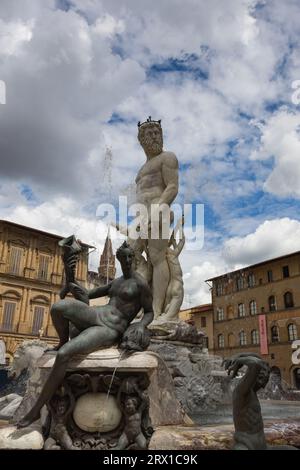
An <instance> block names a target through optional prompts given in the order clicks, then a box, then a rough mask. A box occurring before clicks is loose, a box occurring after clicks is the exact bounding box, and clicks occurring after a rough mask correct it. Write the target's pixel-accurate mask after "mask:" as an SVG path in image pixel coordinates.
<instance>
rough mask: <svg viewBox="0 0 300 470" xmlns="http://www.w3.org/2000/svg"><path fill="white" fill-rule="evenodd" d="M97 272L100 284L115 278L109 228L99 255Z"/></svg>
mask: <svg viewBox="0 0 300 470" xmlns="http://www.w3.org/2000/svg"><path fill="white" fill-rule="evenodd" d="M98 273H99V275H98V277H99V280H100V282H101V284H102V283H103V284H108V283H109V282H110V281H112V280H113V279H115V276H116V256H115V255H114V253H113V249H112V243H111V238H110V229H109V228H108V232H107V236H106V240H105V244H104V249H103V252H102V254H101V256H100V264H99V267H98Z"/></svg>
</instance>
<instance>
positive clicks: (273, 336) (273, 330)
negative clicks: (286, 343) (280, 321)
mask: <svg viewBox="0 0 300 470" xmlns="http://www.w3.org/2000/svg"><path fill="white" fill-rule="evenodd" d="M271 341H272V343H278V342H279V328H278V326H277V325H274V326H272V328H271Z"/></svg>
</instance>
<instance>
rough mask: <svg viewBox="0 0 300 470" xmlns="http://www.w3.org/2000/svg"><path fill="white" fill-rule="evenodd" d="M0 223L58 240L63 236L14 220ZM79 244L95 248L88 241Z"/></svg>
mask: <svg viewBox="0 0 300 470" xmlns="http://www.w3.org/2000/svg"><path fill="white" fill-rule="evenodd" d="M0 223H3V224H8V225H13V226H15V227H18V228H22V229H25V230H32V231H33V232H37V233H40V234H42V235H47V236H48V237H53V238H57V239H59V240H61V239H62V238H64V237H63V236H61V235H56V234H55V233H50V232H45V231H44V230H40V229H38V228H34V227H28V226H27V225H22V224H17V223H16V222H11V221H10V220H5V219H0ZM81 245H83V246H86V247H88V248H96V247H95V246H93V245H89V244H88V243H84V242H81Z"/></svg>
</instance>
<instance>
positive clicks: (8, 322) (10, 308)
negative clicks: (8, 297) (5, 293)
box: [1, 302, 16, 331]
mask: <svg viewBox="0 0 300 470" xmlns="http://www.w3.org/2000/svg"><path fill="white" fill-rule="evenodd" d="M15 310H16V303H15V302H5V303H4V308H3V320H2V325H1V329H2V331H13V324H14V316H15Z"/></svg>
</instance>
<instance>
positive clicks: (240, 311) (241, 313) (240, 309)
mask: <svg viewBox="0 0 300 470" xmlns="http://www.w3.org/2000/svg"><path fill="white" fill-rule="evenodd" d="M245 315H246V312H245V305H244V304H239V305H238V316H239V318H241V317H244V316H245Z"/></svg>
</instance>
